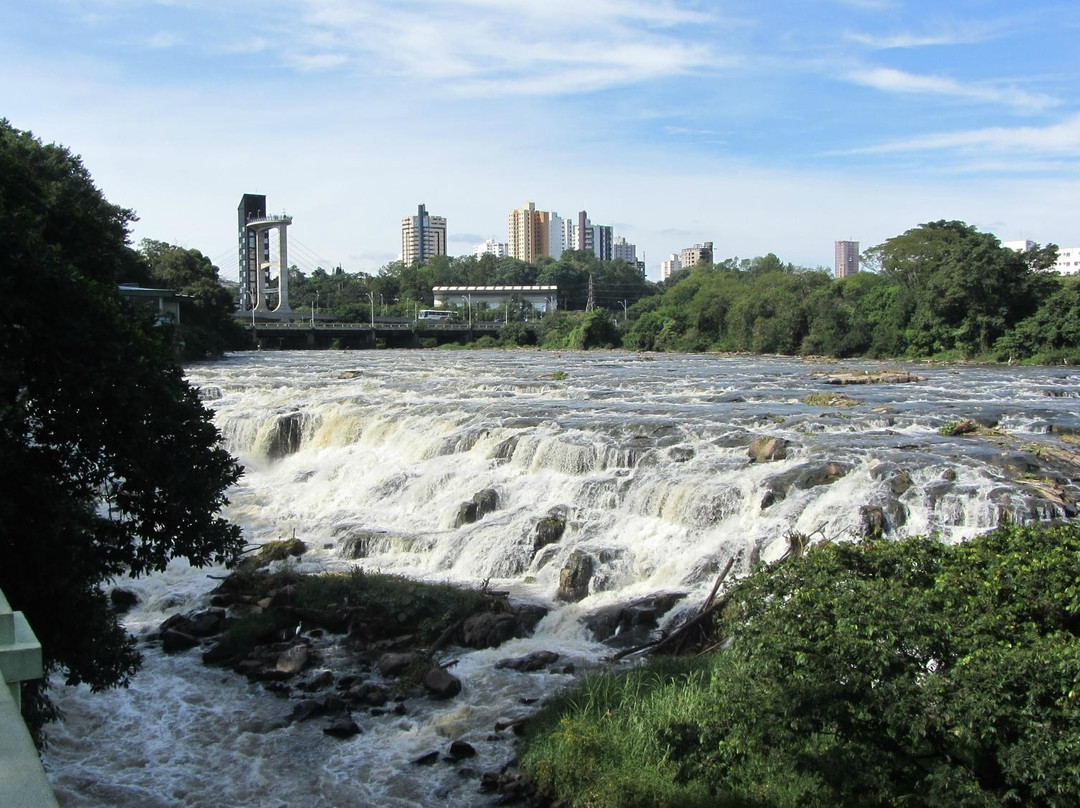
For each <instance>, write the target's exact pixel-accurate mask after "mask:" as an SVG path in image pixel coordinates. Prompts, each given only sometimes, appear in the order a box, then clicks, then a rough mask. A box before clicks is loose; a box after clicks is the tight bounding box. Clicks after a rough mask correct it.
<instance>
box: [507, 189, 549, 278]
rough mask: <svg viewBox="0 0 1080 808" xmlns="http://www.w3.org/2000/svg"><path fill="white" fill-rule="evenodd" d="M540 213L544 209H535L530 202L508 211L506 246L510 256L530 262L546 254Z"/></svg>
mask: <svg viewBox="0 0 1080 808" xmlns="http://www.w3.org/2000/svg"><path fill="white" fill-rule="evenodd" d="M541 214H545V215H546V211H542V210H537V209H536V205H535V204H533V203H532V202H526V203H525V204H524V205H523V206H522V207H520V208H515V209H514V210H512V211H510V215H509V217H508V218H507V222H506V247H507V252H508V253H509V254H510V257H511V258H516V259H518V260H519V261H525V262H527V263H530V264H532V263H534V262H535V261H536V259H537V258H539V257H540V256H541V255H546V254H547V253H546V251H545V246H546V241H545V239H544V235H545V229H544V227H543V226H542V225H541ZM549 224H550V222H549Z"/></svg>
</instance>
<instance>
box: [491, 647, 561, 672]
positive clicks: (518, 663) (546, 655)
mask: <svg viewBox="0 0 1080 808" xmlns="http://www.w3.org/2000/svg"><path fill="white" fill-rule="evenodd" d="M558 661H559V655H558V654H556V653H555V652H554V651H533V652H532V653H531V654H526V655H525V656H522V657H511V658H508V659H500V660H499V661H498V662H496V663H495V667H496V668H508V669H510V670H515V671H521V672H523V673H528V672H531V671H538V670H540V669H541V668H546V667H547V666H548V665H551V664H552V663H555V662H558Z"/></svg>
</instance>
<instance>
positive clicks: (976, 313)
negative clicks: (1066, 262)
mask: <svg viewBox="0 0 1080 808" xmlns="http://www.w3.org/2000/svg"><path fill="white" fill-rule="evenodd" d="M868 252H869V254H870V255H869V257H870V259H871V261H872V262H873V263H878V264H879V265H880V266H881V271H882V273H883V274H884V275H885V276H886V277H887V278H888V279H889V280H891V281H893V282H894V283H896V284H897V285H898V286H899V287H900V290H901V292H902V293H903V295H904V296H905V297H907V298H909V299H910V300H911V301H912V306H911V309H912V315H911V318H910V319H909V321H908V323H907V331H906V335H905V336H906V341H907V343H908V349H909V351H910V352H911V353H913V354H915V355H929V354H936V353H941V352H948V351H957V352H960V353H962V354H967V355H974V354H985V353H987V352H989V351H990V349H991V347H992V346H993V344H994V341H995V340H996V339H998V337H1000V336H1002V335H1003V334H1004V333H1005V332H1006V331H1007V330H1008V329H1009V328H1011V327H1012V326H1013V325H1015V324H1016V323H1017V322H1019V321H1020V320H1022V319H1023V318H1024V317H1027V316H1028V315H1030V314H1032V313H1033V312H1034V311H1035V308H1036V307H1037V305H1038V300H1039V299H1040V297H1041V296H1042V295H1043V294H1045V291H1046V290H1045V280H1044V276H1043V275H1042V270H1045V269H1046V268H1048V267H1049V266H1052V265H1053V263H1054V259H1055V256H1056V254H1057V248H1056V247H1055V246H1054V245H1048V246H1047V247H1042V248H1039V247H1037V248H1035V249H1034V250H1031V251H1029V252H1028V253H1018V252H1016V251H1014V250H1010V249H1008V248H1006V247H1002V246H1001V244H1000V242H998V240H997V238H996V237H995V236H993V235H991V234H989V233H980V232H978V231H977V230H976V229H975V228H974V227H971V226H970V225H967V224H964V223H963V222H955V221H953V222H947V221H938V222H931V223H929V224H924V225H920V226H919V227H916V228H913V229H911V230H908V231H907V232H905V233H903V234H902V235H899V236H895V237H893V238H891V239H889V240H888V241H886V242H884V243H883V244H881V245H878V246H877V247H874V248H872V249H871V250H870V251H868Z"/></svg>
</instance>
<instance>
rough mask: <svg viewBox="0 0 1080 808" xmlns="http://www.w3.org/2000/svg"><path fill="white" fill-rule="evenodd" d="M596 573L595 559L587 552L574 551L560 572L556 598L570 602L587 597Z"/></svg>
mask: <svg viewBox="0 0 1080 808" xmlns="http://www.w3.org/2000/svg"><path fill="white" fill-rule="evenodd" d="M595 571H596V561H595V559H593V557H592V556H591V555H589V554H588V553H586V552H583V551H581V550H574V552H572V553H571V554H570V558H569V559H567V561H566V564H565V566H563V568H562V569H561V570H560V571H559V588H558V590H557V591H556V593H555V597H556V598H558V599H559V600H565V601H570V602H574V601H578V600H581V599H582V598H584V597H586V596H587V595H588V594H589V581H590V580H592V577H593V573H594V572H595Z"/></svg>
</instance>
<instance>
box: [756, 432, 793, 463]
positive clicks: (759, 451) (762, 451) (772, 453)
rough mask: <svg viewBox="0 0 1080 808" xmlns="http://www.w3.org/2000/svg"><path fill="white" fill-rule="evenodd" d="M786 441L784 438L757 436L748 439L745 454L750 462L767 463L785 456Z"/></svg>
mask: <svg viewBox="0 0 1080 808" xmlns="http://www.w3.org/2000/svg"><path fill="white" fill-rule="evenodd" d="M787 447H788V441H787V440H785V439H784V438H770V437H759V438H754V439H753V440H752V441H750V447H749V448H748V449H747V450H746V454H747V455H748V456H749V458H750V462H751V463H768V462H770V461H773V460H783V459H784V458H786V457H787Z"/></svg>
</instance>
